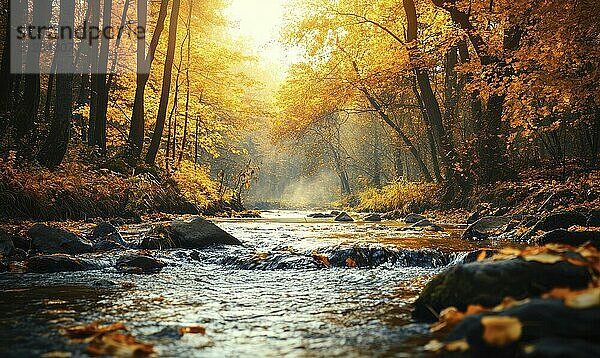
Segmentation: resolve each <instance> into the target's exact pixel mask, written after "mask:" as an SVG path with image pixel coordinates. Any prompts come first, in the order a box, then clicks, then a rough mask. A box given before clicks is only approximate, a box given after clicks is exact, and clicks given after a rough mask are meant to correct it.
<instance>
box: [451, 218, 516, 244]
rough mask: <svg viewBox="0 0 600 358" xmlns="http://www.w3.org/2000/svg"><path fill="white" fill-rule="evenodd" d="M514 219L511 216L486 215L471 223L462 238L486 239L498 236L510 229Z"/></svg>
mask: <svg viewBox="0 0 600 358" xmlns="http://www.w3.org/2000/svg"><path fill="white" fill-rule="evenodd" d="M511 221H512V219H511V217H509V216H485V217H483V218H481V219H479V220H477V221H475V222H474V223H473V224H471V225H469V227H467V229H466V230H465V232H464V233H463V236H462V238H463V239H465V240H484V239H487V238H490V237H493V236H498V235H500V234H502V233H503V232H505V231H506V230H507V229H508V226H509V224H510V222H511Z"/></svg>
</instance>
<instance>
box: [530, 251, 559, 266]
mask: <svg viewBox="0 0 600 358" xmlns="http://www.w3.org/2000/svg"><path fill="white" fill-rule="evenodd" d="M523 259H524V260H525V261H533V262H540V263H543V264H555V263H557V262H560V261H563V258H562V257H561V256H558V255H552V254H545V253H541V254H535V255H526V256H523Z"/></svg>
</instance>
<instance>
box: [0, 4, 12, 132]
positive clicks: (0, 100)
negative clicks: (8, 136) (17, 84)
mask: <svg viewBox="0 0 600 358" xmlns="http://www.w3.org/2000/svg"><path fill="white" fill-rule="evenodd" d="M4 31H5V33H4V39H3V45H4V50H3V51H2V63H1V64H0V115H1V114H4V113H6V112H9V111H10V109H11V108H10V107H11V103H10V95H11V78H10V43H11V41H10V35H11V29H10V6H9V7H8V11H7V13H6V26H5V30H4ZM0 120H2V121H4V119H0ZM0 130H1V131H2V133H4V128H0Z"/></svg>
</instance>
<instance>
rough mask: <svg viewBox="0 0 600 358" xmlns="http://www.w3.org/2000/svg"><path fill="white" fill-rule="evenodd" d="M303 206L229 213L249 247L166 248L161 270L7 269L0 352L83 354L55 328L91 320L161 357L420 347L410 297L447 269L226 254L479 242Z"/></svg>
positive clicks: (403, 351)
mask: <svg viewBox="0 0 600 358" xmlns="http://www.w3.org/2000/svg"><path fill="white" fill-rule="evenodd" d="M302 214H303V213H300V214H298V213H290V212H277V213H272V214H269V215H270V216H271V217H269V218H266V219H259V220H220V221H219V222H218V224H219V225H220V226H221V227H223V228H224V229H225V230H227V231H229V232H231V233H232V234H233V235H234V236H236V237H238V238H239V239H240V240H242V241H243V242H244V244H245V247H244V248H230V249H211V250H207V251H204V252H202V253H200V255H199V256H198V257H196V258H195V259H189V255H187V254H186V253H183V254H182V251H181V250H179V251H176V252H162V253H161V254H160V255H161V257H162V258H163V259H165V260H167V261H168V262H169V266H168V267H166V268H165V269H164V270H163V271H162V272H161V273H159V274H155V275H149V276H144V275H125V274H120V273H117V272H116V271H115V270H114V269H112V268H106V269H103V270H101V271H88V272H80V273H62V274H46V275H39V274H25V275H22V274H2V275H0V289H2V291H1V292H0V308H1V309H2V313H3V314H2V317H0V325H1V326H2V327H3V328H2V330H0V356H37V355H40V354H43V353H45V352H49V351H65V350H68V351H72V352H75V353H76V354H82V353H81V352H83V349H82V347H81V346H77V345H70V344H68V343H67V340H66V339H65V338H64V337H61V336H59V335H58V333H57V329H58V327H61V326H64V325H72V324H76V323H87V322H90V321H93V320H102V321H105V322H116V321H122V322H124V323H125V325H126V326H127V327H128V328H129V329H130V330H131V331H132V333H133V334H134V335H135V336H137V337H138V338H140V339H142V340H144V341H147V342H149V343H153V344H155V345H156V349H157V351H158V352H159V353H160V355H163V356H186V357H189V356H214V357H223V356H240V355H244V356H245V355H260V356H280V355H289V356H302V357H304V356H348V355H351V356H373V355H401V356H402V355H407V356H410V355H414V354H418V353H420V352H421V351H420V348H419V346H420V344H421V343H422V340H419V339H418V338H417V337H420V336H422V335H423V334H426V332H427V327H426V326H424V325H421V324H414V323H411V322H410V303H411V302H412V301H413V300H414V298H415V297H416V295H417V294H418V292H419V290H420V289H421V288H422V286H423V285H424V284H425V283H426V282H427V280H428V279H429V278H430V277H431V276H432V275H434V274H435V273H437V272H438V271H439V270H440V269H441V268H442V266H436V265H425V267H418V266H404V264H402V263H396V264H394V265H390V264H387V265H381V266H377V267H374V268H362V269H352V268H344V267H332V268H329V269H317V268H314V266H302V265H299V266H292V267H299V268H289V267H288V269H277V270H274V269H262V270H249V269H240V267H242V266H241V265H240V266H236V264H223V257H225V256H235V255H239V256H240V257H246V256H247V257H252V256H253V255H254V254H255V253H256V252H264V253H269V254H271V253H274V252H287V253H288V254H289V255H291V254H292V253H296V254H297V253H310V252H312V251H319V250H321V251H327V250H328V248H329V249H331V247H338V248H343V247H346V246H349V247H364V246H367V247H368V246H370V245H376V246H381V247H386V248H390V249H394V250H396V251H399V250H400V249H411V250H417V249H419V248H421V247H426V248H428V249H431V250H434V249H435V250H439V252H443V253H449V252H453V251H466V250H471V249H473V248H474V247H473V246H472V245H471V244H467V243H465V242H463V241H461V240H459V239H457V237H456V236H457V235H456V234H454V233H453V232H452V231H450V233H415V232H412V233H408V232H404V231H398V229H399V228H400V227H399V226H398V225H396V224H391V225H388V224H386V225H383V224H361V223H356V224H337V223H332V222H330V221H325V220H322V221H317V220H313V221H311V222H307V221H305V220H304V219H303V218H302ZM277 215H279V216H277ZM134 229H135V228H132V230H134ZM400 251H401V250H400ZM99 279H102V280H104V281H102V282H98V280H99ZM106 280H108V281H110V282H113V283H114V285H113V286H111V285H110V282H107V281H106ZM94 285H98V286H101V287H103V288H94V287H93V286H94ZM36 286H39V287H36ZM198 324H200V325H204V326H206V328H207V332H206V335H204V336H202V335H185V336H183V337H179V336H178V335H177V334H174V332H175V330H176V328H177V327H180V326H189V325H198Z"/></svg>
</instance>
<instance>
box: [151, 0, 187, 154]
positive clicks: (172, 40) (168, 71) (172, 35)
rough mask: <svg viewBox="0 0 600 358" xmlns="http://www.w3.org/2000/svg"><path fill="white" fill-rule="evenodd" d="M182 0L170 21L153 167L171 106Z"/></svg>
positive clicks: (176, 6) (174, 6) (153, 146)
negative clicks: (168, 109) (172, 80)
mask: <svg viewBox="0 0 600 358" xmlns="http://www.w3.org/2000/svg"><path fill="white" fill-rule="evenodd" d="M179 5H180V0H173V6H172V8H171V17H170V19H169V40H168V44H167V56H166V58H165V65H164V69H163V82H162V88H161V93H160V102H159V105H158V114H157V117H156V126H155V128H154V134H153V135H152V141H151V142H150V147H149V148H148V153H147V154H146V164H151V165H153V164H154V163H155V162H156V155H157V154H158V148H159V146H160V142H161V139H162V133H163V130H164V128H165V120H166V117H167V107H168V105H169V95H170V92H171V77H172V76H171V75H172V70H173V60H174V58H175V46H176V43H177V20H178V19H179Z"/></svg>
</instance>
